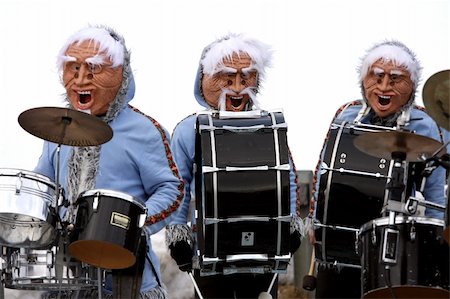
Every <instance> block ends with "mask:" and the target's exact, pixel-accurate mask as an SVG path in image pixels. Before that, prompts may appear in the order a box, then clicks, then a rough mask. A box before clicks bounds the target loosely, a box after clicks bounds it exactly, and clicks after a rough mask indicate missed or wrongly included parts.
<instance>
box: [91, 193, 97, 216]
mask: <svg viewBox="0 0 450 299" xmlns="http://www.w3.org/2000/svg"><path fill="white" fill-rule="evenodd" d="M92 209H93V210H94V212H97V210H98V194H95V196H94V200H93V201H92Z"/></svg>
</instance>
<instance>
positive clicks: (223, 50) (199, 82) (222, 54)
mask: <svg viewBox="0 0 450 299" xmlns="http://www.w3.org/2000/svg"><path fill="white" fill-rule="evenodd" d="M271 58H272V52H271V50H270V48H269V47H268V46H267V45H265V44H264V43H262V42H260V41H258V40H255V39H253V38H249V37H246V36H244V35H240V34H230V35H227V36H225V37H223V38H221V39H218V40H216V41H214V42H213V43H212V44H210V45H208V46H207V47H206V48H205V49H204V50H203V53H202V55H201V60H200V63H199V67H198V72H197V76H196V80H195V85H194V95H195V98H196V100H197V102H198V103H199V104H200V105H202V106H203V107H205V108H206V109H207V111H229V112H242V111H252V110H257V109H260V107H259V103H258V101H257V94H258V92H259V89H260V85H261V82H262V81H263V79H264V77H265V71H266V68H267V67H268V66H269V65H270V63H271ZM196 120H197V117H196V115H195V114H193V115H190V116H188V117H187V118H185V119H183V120H182V121H181V122H180V123H179V124H178V125H177V126H176V128H175V130H174V133H173V136H172V137H173V139H172V143H171V146H172V149H173V152H174V157H175V160H176V162H177V165H178V167H179V169H180V173H181V175H182V177H183V179H184V180H185V183H186V186H185V193H184V194H185V197H184V200H183V205H182V207H181V208H180V213H179V214H177V217H176V219H175V220H174V221H173V222H172V223H171V224H170V225H169V226H168V228H167V234H166V241H167V243H168V246H169V249H170V252H171V256H172V257H173V258H174V259H175V261H176V262H177V264H178V265H179V268H180V269H181V270H182V271H191V269H192V267H193V266H192V265H194V268H195V269H196V271H194V275H195V277H196V281H197V282H198V285H199V288H200V291H201V293H202V295H203V296H204V297H205V298H250V297H252V298H256V297H257V296H258V294H260V293H261V292H263V291H267V290H268V286H269V285H270V283H271V279H272V278H273V274H271V273H269V274H267V273H266V274H248V273H238V274H227V275H223V274H216V275H212V276H200V275H199V274H198V267H199V265H198V256H197V255H196V254H194V252H195V253H197V245H198V244H197V243H196V242H197V241H198V240H197V239H196V232H195V230H196V228H195V223H192V225H188V222H190V221H191V217H192V215H189V206H190V203H191V199H192V201H193V199H194V198H193V196H194V195H195V184H194V181H195V179H194V162H195V151H196V146H195V134H196V132H195V126H196ZM229 146H233V145H231V144H230V145H229ZM235 150H236V151H237V152H239V148H236V149H235ZM289 160H290V175H289V177H290V179H289V180H290V208H289V209H290V213H291V215H292V219H293V220H292V221H291V242H290V246H291V249H290V251H291V252H292V253H293V252H295V250H296V249H297V248H298V247H299V246H300V238H301V231H302V230H301V227H302V226H301V224H302V222H301V220H300V218H299V216H298V215H299V207H300V204H299V198H298V196H297V194H298V193H297V191H298V190H297V177H296V172H295V167H294V163H293V161H292V159H291V158H290V156H289ZM195 200H197V199H195ZM198 200H200V199H198ZM193 221H195V220H193ZM193 260H194V263H193ZM276 293H277V286H276V284H275V286H274V287H273V288H272V290H271V294H272V296H273V297H274V298H276Z"/></svg>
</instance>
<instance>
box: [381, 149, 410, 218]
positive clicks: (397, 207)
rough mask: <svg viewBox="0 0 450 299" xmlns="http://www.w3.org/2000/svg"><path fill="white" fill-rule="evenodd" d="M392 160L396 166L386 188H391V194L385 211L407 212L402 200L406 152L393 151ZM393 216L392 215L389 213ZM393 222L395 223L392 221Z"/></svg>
mask: <svg viewBox="0 0 450 299" xmlns="http://www.w3.org/2000/svg"><path fill="white" fill-rule="evenodd" d="M391 156H392V160H393V161H394V166H393V168H392V174H391V179H390V180H389V182H388V183H387V184H386V188H387V189H388V190H389V196H388V200H387V205H386V207H385V211H388V212H389V214H391V212H394V213H395V212H399V213H404V212H406V210H405V208H404V203H403V202H402V195H403V192H404V191H405V183H404V178H405V166H404V162H405V160H406V153H405V152H393V153H392V154H391ZM389 216H390V217H391V215H389ZM392 224H393V223H392Z"/></svg>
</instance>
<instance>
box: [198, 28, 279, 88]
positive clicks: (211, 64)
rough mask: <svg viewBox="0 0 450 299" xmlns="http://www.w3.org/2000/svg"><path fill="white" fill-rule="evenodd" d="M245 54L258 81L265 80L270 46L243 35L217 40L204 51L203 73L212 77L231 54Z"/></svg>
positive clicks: (270, 57) (269, 57)
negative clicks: (249, 59)
mask: <svg viewBox="0 0 450 299" xmlns="http://www.w3.org/2000/svg"><path fill="white" fill-rule="evenodd" d="M240 53H246V54H248V56H250V58H251V60H252V63H253V65H252V66H253V67H254V68H255V69H256V71H257V72H258V76H259V79H261V80H263V79H264V78H265V71H266V68H268V67H270V66H271V63H272V54H273V51H272V49H271V48H270V46H268V45H266V44H265V43H262V42H260V41H259V40H256V39H253V38H250V37H247V36H245V35H244V34H234V33H230V34H228V35H226V36H225V37H223V38H221V39H218V40H217V41H215V42H214V43H212V44H211V45H210V46H209V47H208V49H206V51H205V54H204V56H203V57H202V60H201V62H200V63H201V65H202V68H203V73H205V74H207V75H210V76H212V75H214V74H216V73H217V72H219V71H221V70H222V68H223V60H224V59H231V58H232V56H233V54H237V55H239V54H240Z"/></svg>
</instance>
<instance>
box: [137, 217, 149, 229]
mask: <svg viewBox="0 0 450 299" xmlns="http://www.w3.org/2000/svg"><path fill="white" fill-rule="evenodd" d="M145 219H147V214H141V215H139V223H138V227H139V228H141V227H143V226H144V224H145Z"/></svg>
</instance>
